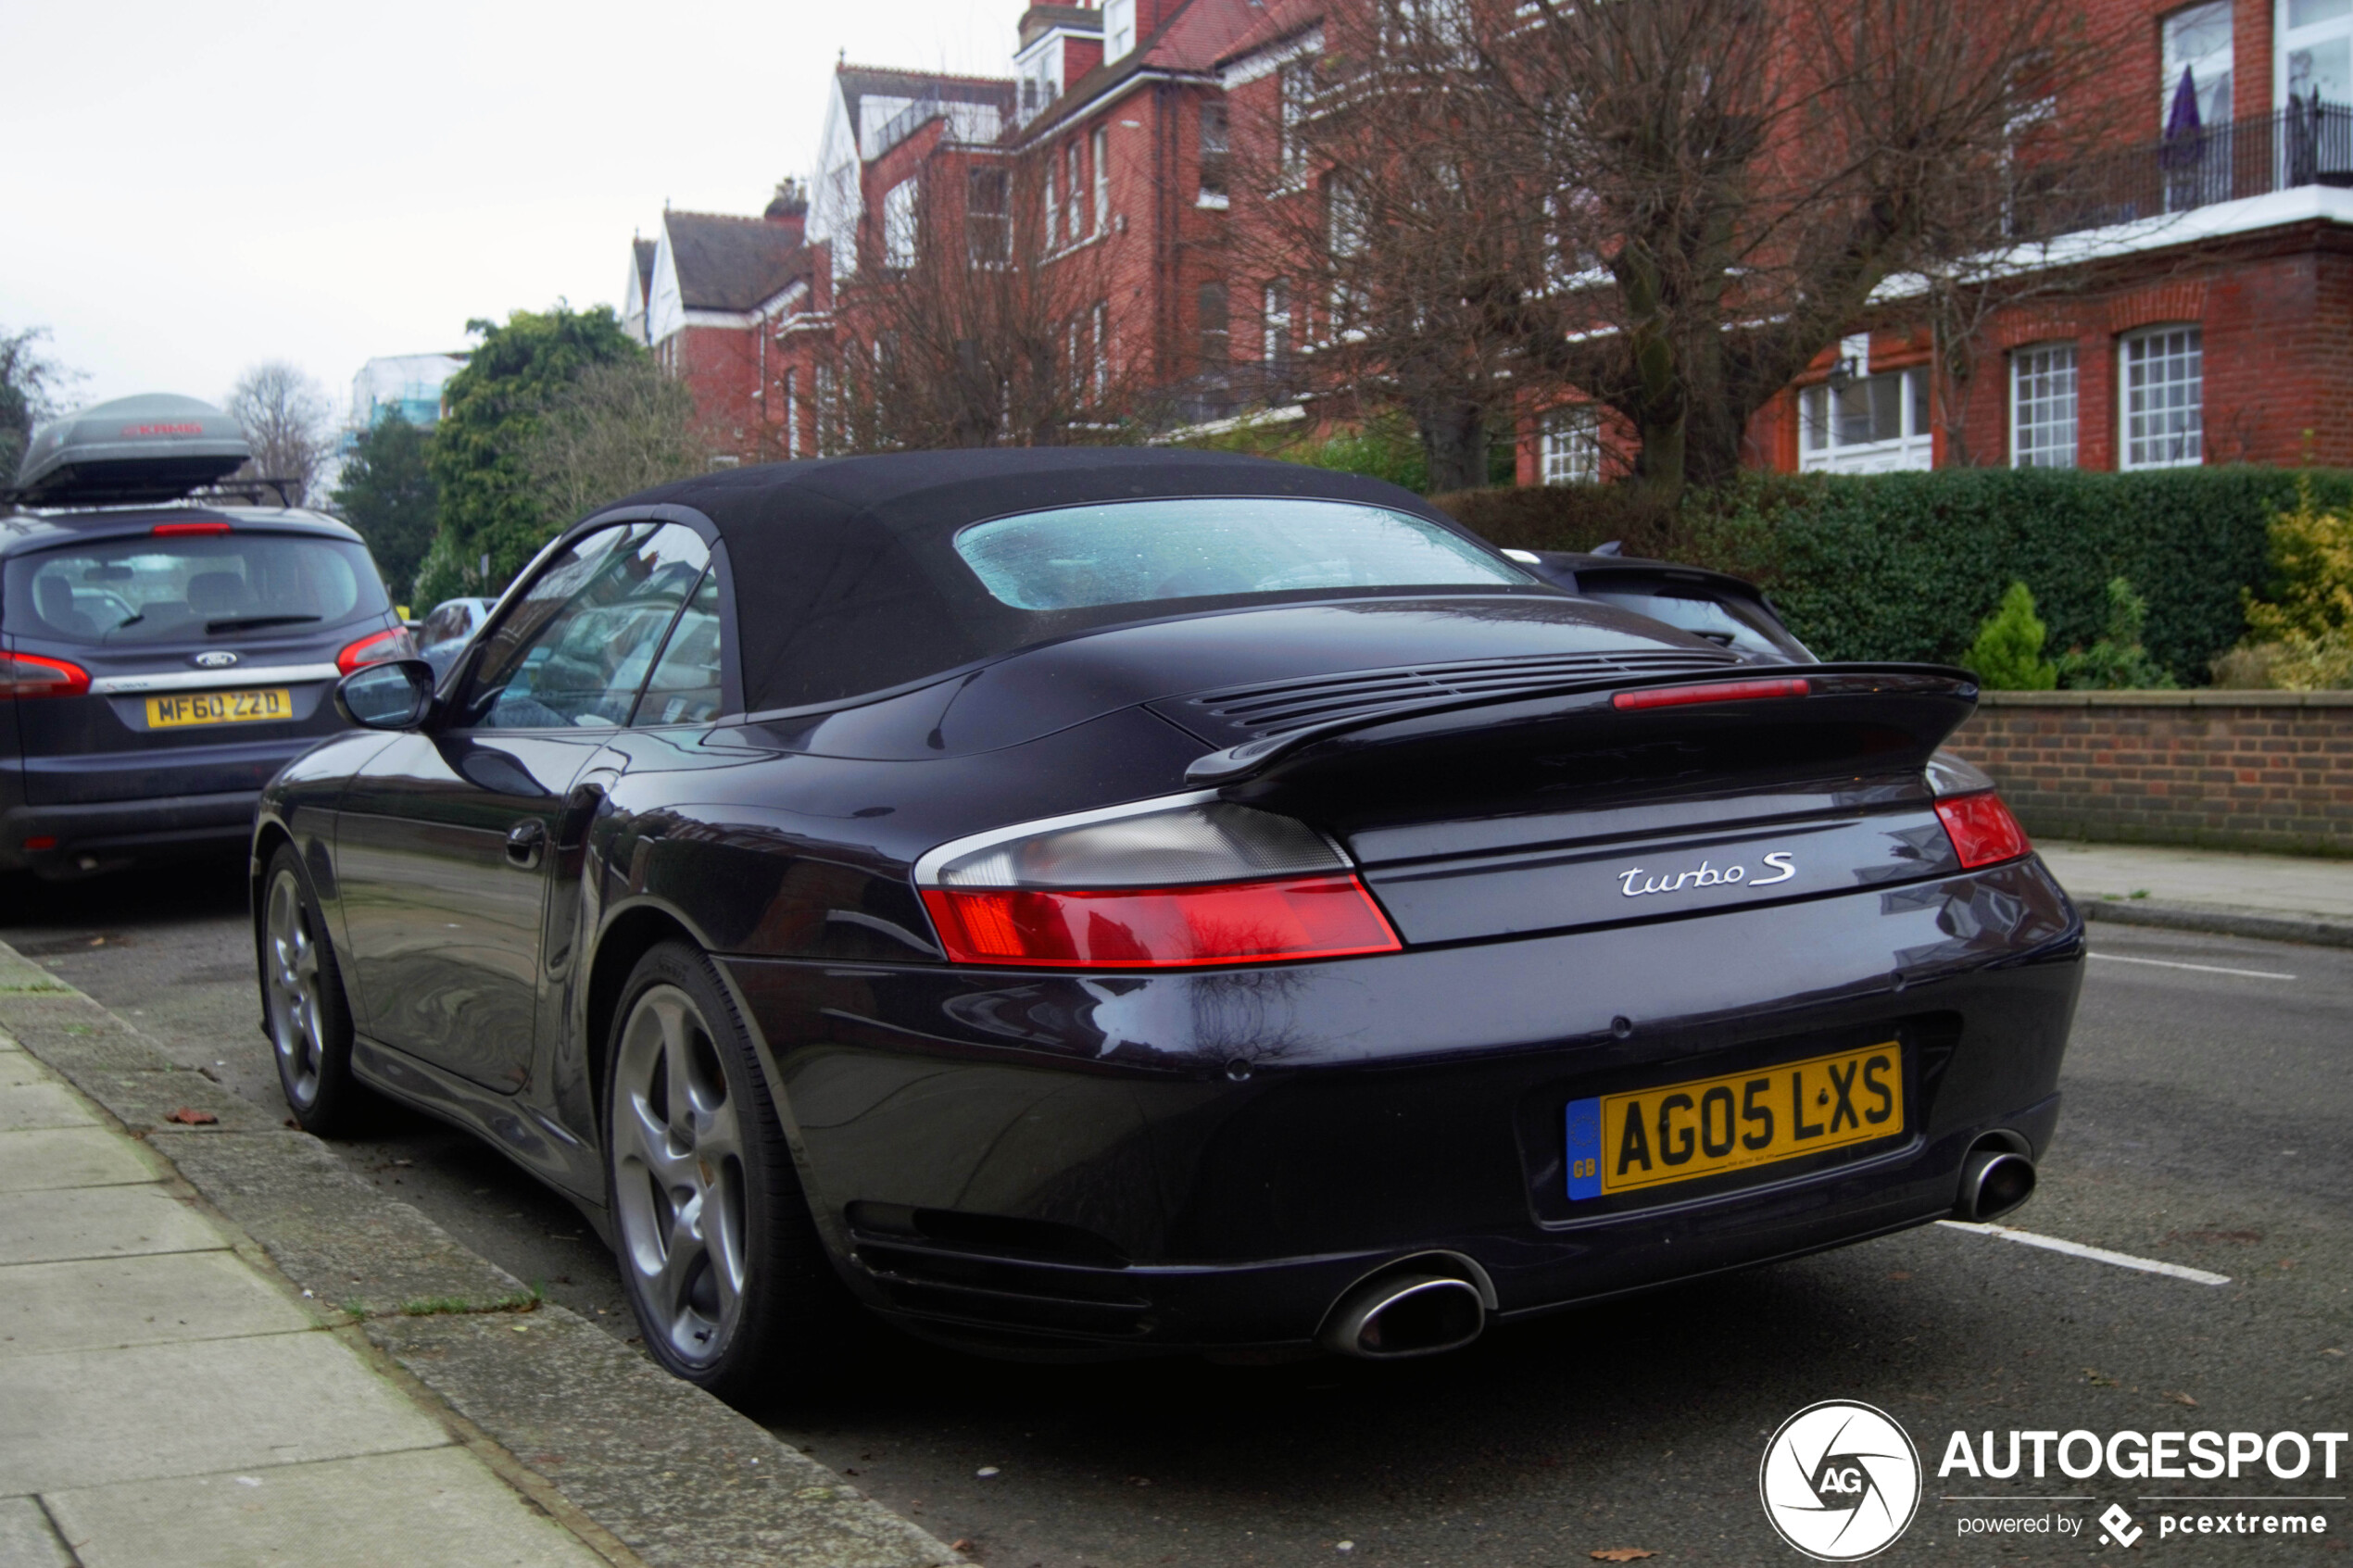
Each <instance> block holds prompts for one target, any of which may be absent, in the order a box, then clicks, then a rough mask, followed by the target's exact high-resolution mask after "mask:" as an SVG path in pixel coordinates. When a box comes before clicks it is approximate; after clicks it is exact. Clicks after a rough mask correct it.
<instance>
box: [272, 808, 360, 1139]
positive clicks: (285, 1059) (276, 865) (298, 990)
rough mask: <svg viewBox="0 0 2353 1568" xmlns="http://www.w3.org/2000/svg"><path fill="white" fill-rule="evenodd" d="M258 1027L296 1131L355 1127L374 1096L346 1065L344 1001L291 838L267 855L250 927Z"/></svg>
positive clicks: (347, 1011) (347, 1010)
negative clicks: (267, 1040) (256, 968)
mask: <svg viewBox="0 0 2353 1568" xmlns="http://www.w3.org/2000/svg"><path fill="white" fill-rule="evenodd" d="M255 945H256V948H257V953H256V958H257V961H258V964H259V967H260V972H261V1016H262V1022H263V1032H264V1033H265V1034H267V1035H269V1037H270V1046H271V1056H273V1057H274V1058H276V1059H277V1063H278V1087H279V1088H280V1089H282V1090H283V1091H284V1093H285V1097H286V1106H287V1109H289V1110H292V1111H293V1112H294V1114H295V1120H296V1122H298V1123H301V1125H302V1129H303V1131H305V1132H307V1133H314V1134H316V1135H319V1136H321V1137H333V1136H336V1135H340V1134H346V1133H350V1132H354V1131H357V1130H359V1126H360V1124H361V1123H363V1122H364V1121H365V1120H366V1119H367V1117H368V1116H369V1114H370V1113H371V1112H372V1111H373V1110H375V1109H376V1106H377V1104H378V1102H377V1100H376V1098H375V1096H374V1095H373V1094H371V1092H370V1091H369V1089H368V1087H367V1085H364V1084H362V1083H360V1082H359V1080H358V1079H357V1078H354V1077H353V1076H352V1073H351V1007H350V1003H349V1002H348V1000H347V999H346V997H345V995H344V989H343V972H342V970H341V969H340V968H338V967H337V965H336V963H335V947H334V943H333V940H331V939H330V938H329V936H328V935H327V922H326V919H325V917H324V916H323V915H322V914H321V912H320V909H319V899H318V897H317V895H316V894H314V893H313V892H312V891H311V889H310V876H309V873H308V872H306V871H304V870H303V866H302V857H301V856H300V855H297V854H296V853H295V847H294V846H293V845H291V844H282V845H280V846H279V847H278V851H277V853H276V854H274V855H272V856H271V857H270V869H269V871H268V872H267V873H266V874H265V875H264V876H263V877H262V880H261V919H260V922H259V923H258V926H257V928H256V931H255Z"/></svg>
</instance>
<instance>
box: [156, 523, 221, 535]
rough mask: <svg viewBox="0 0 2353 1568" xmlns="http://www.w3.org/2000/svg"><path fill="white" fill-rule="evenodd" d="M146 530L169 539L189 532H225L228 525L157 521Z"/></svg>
mask: <svg viewBox="0 0 2353 1568" xmlns="http://www.w3.org/2000/svg"><path fill="white" fill-rule="evenodd" d="M147 532H148V533H152V534H155V535H157V537H159V538H164V539H171V538H178V537H181V536H183V535H185V534H190V533H228V532H229V525H228V524H227V523H225V522H159V523H157V524H156V525H155V526H154V527H153V528H150V529H148V530H147Z"/></svg>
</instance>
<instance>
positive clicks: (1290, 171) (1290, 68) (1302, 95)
mask: <svg viewBox="0 0 2353 1568" xmlns="http://www.w3.org/2000/svg"><path fill="white" fill-rule="evenodd" d="M1314 85H1315V56H1313V55H1302V56H1299V57H1298V58H1297V59H1293V60H1286V61H1284V62H1283V64H1282V65H1281V66H1280V67H1278V68H1277V70H1276V73H1275V91H1276V94H1277V97H1278V98H1279V99H1280V100H1281V136H1282V143H1281V145H1280V147H1279V148H1278V149H1277V155H1278V156H1277V162H1278V163H1279V164H1280V166H1281V177H1282V182H1283V185H1284V188H1285V189H1297V188H1298V187H1299V186H1300V185H1301V184H1302V182H1304V181H1305V180H1306V178H1307V144H1306V142H1305V141H1304V140H1303V139H1302V137H1301V135H1300V127H1302V126H1303V125H1305V124H1306V123H1307V100H1308V97H1309V96H1310V94H1312V92H1313V89H1314Z"/></svg>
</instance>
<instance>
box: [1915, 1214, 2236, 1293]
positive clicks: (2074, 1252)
mask: <svg viewBox="0 0 2353 1568" xmlns="http://www.w3.org/2000/svg"><path fill="white" fill-rule="evenodd" d="M1936 1223H1938V1224H1940V1225H1948V1226H1950V1227H1951V1228H1952V1229H1954V1230H1957V1231H1971V1232H1974V1233H1975V1234H1977V1235H1979V1236H1995V1237H1998V1238H1999V1239H2001V1240H2003V1241H2015V1242H2020V1243H2022V1244H2023V1245H2025V1246H2028V1247H2040V1248H2046V1249H2048V1250H2050V1251H2053V1252H2064V1253H2066V1254H2067V1255H2068V1256H2069V1257H2070V1258H2089V1259H2090V1260H2091V1261H2093V1262H2095V1263H2113V1264H2115V1265H2116V1266H2117V1267H2118V1268H2120V1269H2138V1270H2140V1271H2141V1273H2145V1274H2166V1275H2169V1276H2171V1278H2174V1279H2185V1280H2188V1281H2189V1282H2190V1283H2191V1284H2192V1285H2228V1284H2230V1283H2231V1276H2230V1275H2228V1274H2210V1273H2207V1272H2206V1271H2205V1270H2204V1269H2193V1268H2189V1267H2186V1266H2185V1265H2183V1264H2181V1263H2160V1262H2158V1261H2157V1260H2156V1259H2154V1258H2135V1257H2133V1255H2132V1254H2131V1253H2130V1252H2110V1251H2109V1250H2108V1248H2105V1247H2086V1246H2084V1245H2083V1244H2082V1242H2080V1241H2066V1240H2062V1239H2061V1238H2059V1237H2058V1236H2041V1235H2038V1234H2036V1233H2035V1232H2033V1231H2016V1230H2012V1229H2010V1227H2009V1226H2007V1225H1981V1224H1973V1223H1970V1222H1969V1221H1967V1220H1939V1221H1937V1222H1936Z"/></svg>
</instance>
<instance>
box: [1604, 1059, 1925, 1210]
mask: <svg viewBox="0 0 2353 1568" xmlns="http://www.w3.org/2000/svg"><path fill="white" fill-rule="evenodd" d="M1903 1130H1904V1055H1903V1049H1902V1047H1900V1046H1898V1045H1897V1044H1896V1042H1894V1040H1889V1041H1886V1042H1884V1043H1883V1044H1881V1045H1876V1046H1867V1047H1864V1048H1863V1049H1861V1050H1854V1051H1840V1052H1838V1053H1836V1054H1835V1055H1831V1056H1818V1057H1815V1058H1814V1059H1812V1060H1808V1061H1791V1062H1784V1063H1782V1064H1781V1065H1780V1066H1778V1067H1770V1068H1759V1069H1758V1070H1757V1071H1755V1072H1754V1073H1732V1074H1730V1076H1727V1077H1722V1078H1701V1079H1697V1080H1694V1081H1693V1082H1692V1083H1689V1084H1667V1085H1662V1086H1661V1087H1658V1088H1655V1089H1637V1090H1635V1091H1633V1092H1632V1093H1629V1094H1622V1095H1600V1096H1596V1097H1594V1098H1591V1099H1580V1100H1572V1101H1570V1102H1569V1107H1568V1148H1567V1167H1568V1196H1569V1197H1571V1198H1601V1197H1604V1196H1606V1195H1608V1194H1611V1193H1618V1192H1632V1191H1635V1190H1637V1189H1639V1188H1642V1187H1652V1186H1664V1185H1667V1183H1669V1182H1688V1181H1692V1180H1694V1179H1695V1178H1697V1177H1700V1176H1718V1175H1722V1174H1723V1173H1725V1172H1727V1171H1744V1170H1747V1169H1749V1168H1750V1167H1752V1166H1756V1165H1770V1164H1773V1163H1775V1162H1776V1161H1779V1160H1794V1159H1796V1158H1797V1157H1798V1156H1800V1155H1803V1154H1812V1153H1814V1152H1815V1151H1817V1150H1818V1149H1825V1148H1839V1147H1841V1146H1842V1145H1844V1144H1851V1143H1869V1141H1870V1140H1871V1139H1873V1138H1884V1137H1890V1136H1893V1135H1895V1134H1897V1133H1900V1132H1902V1131H1903Z"/></svg>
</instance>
